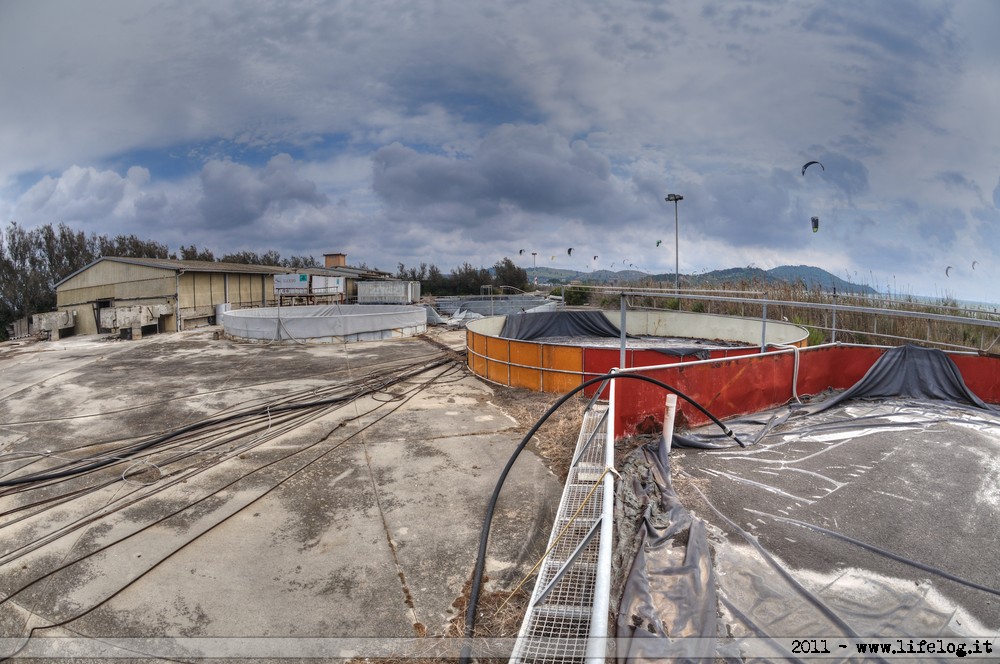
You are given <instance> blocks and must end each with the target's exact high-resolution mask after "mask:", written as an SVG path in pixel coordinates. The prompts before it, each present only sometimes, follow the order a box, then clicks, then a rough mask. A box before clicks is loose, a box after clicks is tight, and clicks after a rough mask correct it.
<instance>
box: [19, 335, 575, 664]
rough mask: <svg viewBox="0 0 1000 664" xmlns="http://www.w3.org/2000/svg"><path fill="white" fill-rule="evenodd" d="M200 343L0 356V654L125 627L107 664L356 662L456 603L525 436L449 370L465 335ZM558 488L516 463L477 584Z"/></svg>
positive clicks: (528, 455)
mask: <svg viewBox="0 0 1000 664" xmlns="http://www.w3.org/2000/svg"><path fill="white" fill-rule="evenodd" d="M215 330H216V328H206V329H202V330H197V331H191V332H182V333H178V334H166V335H156V336H152V337H147V338H145V339H142V340H137V341H118V340H110V339H106V338H102V337H98V336H92V337H75V338H74V337H70V338H66V339H63V340H61V341H58V342H38V343H18V342H8V343H5V344H0V533H2V539H0V541H2V545H0V593H2V598H3V599H2V600H0V636H2V637H3V638H2V639H0V648H2V652H0V658H2V657H3V656H8V655H11V654H18V656H26V655H28V654H32V653H36V654H43V655H44V654H47V653H51V652H52V649H53V648H55V649H56V650H57V651H58V652H63V653H65V652H70V653H75V656H77V657H84V656H88V655H89V656H93V655H94V652H95V651H94V648H93V645H94V644H95V643H98V644H99V643H111V642H112V641H113V640H115V639H119V640H120V639H123V638H124V639H132V641H129V642H128V643H129V644H130V645H128V646H127V647H125V648H124V649H123V650H117V651H114V653H113V655H111V656H115V657H123V656H135V657H137V658H139V657H143V656H146V655H153V656H163V657H169V658H172V659H180V660H181V661H186V660H187V658H188V655H190V654H191V653H194V652H196V650H197V649H196V648H194V646H193V645H191V644H195V645H197V643H204V644H208V645H209V649H210V650H211V648H214V649H215V650H213V651H212V652H214V653H215V654H218V653H219V652H220V649H225V648H226V647H229V645H231V644H237V643H238V644H239V647H237V648H236V649H235V650H234V651H233V653H232V656H234V657H239V656H246V655H247V650H246V645H245V644H246V640H247V639H258V641H257V643H259V644H260V652H261V653H264V652H267V653H270V654H274V655H282V656H289V655H291V654H296V653H298V654H304V653H306V646H307V645H309V644H310V643H311V642H310V641H308V639H309V638H313V639H317V638H318V639H321V640H322V639H329V638H334V639H336V638H344V639H348V638H351V639H354V638H356V639H361V641H359V642H358V643H360V644H361V645H360V646H358V649H356V650H355V651H353V652H356V653H357V654H359V655H364V654H365V651H364V648H365V643H366V641H365V639H368V638H372V639H390V640H391V639H412V638H414V637H420V636H424V635H442V634H446V633H447V632H448V628H449V624H450V621H451V620H452V619H454V618H455V617H456V615H457V614H458V613H461V611H460V610H459V609H456V607H455V606H454V605H453V603H454V602H455V600H456V599H457V598H459V596H460V595H461V594H462V591H463V584H464V583H465V582H466V581H467V579H468V578H469V575H470V572H471V569H472V566H473V563H474V560H475V554H476V549H477V546H478V538H479V531H480V526H481V521H482V516H483V513H484V510H485V507H486V502H487V499H488V497H489V495H490V493H491V492H492V490H493V486H494V483H495V482H496V479H497V477H498V475H499V472H500V470H501V468H502V467H503V465H504V464H505V463H506V461H507V459H508V457H509V454H510V452H511V451H512V450H513V448H514V447H515V446H516V445H517V443H518V442H519V441H520V439H521V437H522V435H523V434H524V432H525V431H526V430H527V428H528V427H529V426H530V425H531V424H532V423H533V422H531V421H517V420H515V419H514V418H513V417H511V416H510V415H508V414H507V412H505V410H504V409H503V408H502V407H501V406H500V404H499V402H498V400H497V398H496V395H495V394H494V391H493V389H492V388H491V387H490V386H489V385H488V384H486V383H484V382H483V381H481V380H480V379H478V378H477V377H475V376H472V375H471V374H469V372H468V371H467V370H466V368H465V366H464V364H463V362H462V359H461V357H460V355H459V353H456V352H455V351H459V352H461V351H464V332H462V331H457V332H456V331H439V330H437V329H435V330H432V331H431V332H430V333H428V334H427V335H423V336H421V337H417V338H410V339H398V340H392V341H381V342H366V343H356V344H347V345H342V344H339V345H288V344H285V345H266V344H237V343H233V342H231V341H228V340H225V339H216V338H214V331H215ZM448 348H450V349H451V350H448ZM283 407H284V408H285V409H284V410H283ZM227 416H231V419H228V420H225V418H226V417H227ZM210 418H214V421H213V422H211V423H209V424H204V422H205V420H207V419H210ZM200 424H203V425H200ZM185 427H187V428H188V429H189V430H187V431H186V432H184V433H183V434H181V435H179V436H177V437H174V438H167V437H166V436H164V435H163V434H164V433H165V432H176V431H177V430H179V429H183V428H185ZM154 436H160V437H161V438H163V440H160V441H157V442H155V444H152V445H151V446H150V447H148V448H147V449H144V450H141V451H132V452H129V451H127V448H128V446H130V445H133V444H135V443H137V442H147V441H150V440H151V438H152V437H154ZM80 459H86V460H87V463H91V462H93V461H94V460H97V461H98V462H102V463H103V462H105V461H107V462H108V463H107V465H103V466H101V467H98V468H93V469H90V470H86V469H81V468H80V467H79V464H80V462H79V460H80ZM73 464H76V465H73ZM54 469H60V470H63V471H65V473H64V474H65V476H64V477H58V478H52V479H45V478H44V477H43V478H39V479H35V480H33V481H31V482H28V483H25V484H16V482H17V481H18V478H23V477H25V476H27V475H28V474H31V473H46V472H49V471H52V470H54ZM3 483H6V484H7V486H4V484H3ZM560 490H561V481H560V480H559V479H558V478H557V477H556V476H555V475H553V473H552V472H551V471H550V470H549V469H548V468H547V467H546V465H545V464H544V463H543V462H542V460H541V459H540V458H539V457H538V456H536V455H535V454H533V453H532V452H530V451H526V452H525V453H524V454H523V455H522V458H521V459H520V460H519V461H518V462H517V464H516V466H515V469H514V472H512V473H511V475H510V477H509V479H508V482H507V486H506V488H505V490H504V492H503V493H502V495H501V501H500V504H499V505H498V509H497V515H496V517H495V519H494V532H493V535H492V538H491V540H490V549H489V565H488V568H487V573H488V574H489V575H490V576H491V578H492V579H493V583H494V584H495V585H498V586H506V587H510V586H511V585H512V584H513V583H514V582H515V581H516V580H517V579H518V578H519V576H520V574H521V573H523V572H524V571H526V570H527V568H529V567H530V566H531V564H533V563H534V561H535V560H536V558H537V557H538V556H539V555H540V554H541V548H542V546H543V544H544V541H545V539H546V538H547V536H548V532H549V528H550V524H551V519H552V514H553V512H554V510H555V507H556V505H557V503H558V497H559V493H560ZM529 587H530V586H529ZM29 635H30V637H31V640H30V641H29V640H28V637H29ZM51 637H65V638H64V639H63V640H59V639H54V638H51ZM72 637H85V638H72ZM158 637H170V638H174V639H188V641H186V642H184V643H185V644H186V645H185V647H188V646H190V647H191V648H193V650H184V649H183V648H182V649H181V650H180V651H177V650H172V648H174V647H176V643H173V642H164V643H160V642H156V641H154V640H153V639H155V638H158ZM216 637H220V638H221V639H222V640H221V641H211V639H212V638H216ZM263 637H270V640H268V639H264V638H263ZM282 638H292V639H295V638H299V639H300V640H299V641H294V640H293V641H280V640H279V639H282ZM199 639H201V640H202V641H198V640H199ZM227 639H229V640H228V641H227ZM240 639H242V640H240ZM115 643H120V641H115ZM331 643H333V644H334V645H336V643H339V642H336V641H333V642H331V641H321V642H320V646H316V647H330V644H331ZM60 644H62V645H60ZM282 644H284V646H285V649H284V650H282ZM314 645H315V644H314ZM234 647H235V646H234ZM58 648H63V650H61V651H59V650H58ZM72 648H79V650H75V651H74V650H72ZM157 648H160V650H157ZM67 649H68V650H67ZM338 653H339V654H341V655H342V654H344V651H338ZM323 654H326V655H330V654H332V653H331V652H330V651H323ZM348 654H350V653H348ZM119 661H121V660H119Z"/></svg>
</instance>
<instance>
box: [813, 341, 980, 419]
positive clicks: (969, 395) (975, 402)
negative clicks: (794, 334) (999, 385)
mask: <svg viewBox="0 0 1000 664" xmlns="http://www.w3.org/2000/svg"><path fill="white" fill-rule="evenodd" d="M886 397H910V398H913V399H928V400H931V401H948V402H951V403H957V404H962V405H965V406H972V407H973V408H982V409H984V410H993V407H992V406H990V405H988V404H987V403H985V402H984V401H983V400H982V399H980V398H979V397H978V396H976V395H975V394H974V393H973V392H972V391H971V390H970V389H969V388H968V387H967V386H966V384H965V381H964V380H963V379H962V374H961V373H960V372H959V370H958V367H957V366H955V363H954V362H952V361H951V358H950V357H948V355H947V354H946V353H945V352H944V351H940V350H937V349H935V348H922V347H920V346H911V345H906V346H898V347H896V348H892V349H891V350H888V351H886V353H885V354H884V355H883V356H882V357H880V358H879V359H878V361H877V362H875V364H873V365H872V367H871V369H869V370H868V373H866V374H865V375H864V376H863V377H862V378H861V380H859V381H858V382H857V383H855V384H854V385H853V386H851V387H850V388H849V389H848V390H845V391H844V392H841V393H840V394H838V395H837V396H836V397H834V398H832V399H828V400H826V401H824V402H822V403H818V404H815V405H810V406H807V407H805V408H804V410H805V411H806V412H807V413H810V414H812V413H819V412H822V411H824V410H826V409H828V408H832V407H834V406H836V405H837V404H839V403H841V402H844V401H847V400H848V399H879V398H886Z"/></svg>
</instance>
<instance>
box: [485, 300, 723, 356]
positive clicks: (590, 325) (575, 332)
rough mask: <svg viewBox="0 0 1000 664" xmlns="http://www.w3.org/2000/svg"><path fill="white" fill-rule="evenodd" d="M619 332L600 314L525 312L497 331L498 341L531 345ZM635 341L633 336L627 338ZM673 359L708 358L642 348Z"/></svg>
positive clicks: (695, 350)
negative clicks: (553, 340)
mask: <svg viewBox="0 0 1000 664" xmlns="http://www.w3.org/2000/svg"><path fill="white" fill-rule="evenodd" d="M621 334H622V333H621V330H620V329H619V328H618V327H617V326H615V325H614V324H613V323H612V322H611V321H609V320H608V317H607V316H605V315H604V314H603V313H601V312H600V311H528V312H525V313H519V314H510V315H508V316H507V318H506V320H505V321H504V324H503V329H502V330H501V331H500V338H501V339H515V340H517V341H532V340H534V339H548V338H552V337H610V338H619V337H621ZM626 336H628V337H629V338H635V337H633V336H632V335H626ZM643 350H652V351H656V352H657V353H661V354H663V355H669V356H672V357H697V358H698V359H700V360H707V359H708V358H709V351H708V350H707V349H705V348H701V347H685V346H665V347H662V348H643Z"/></svg>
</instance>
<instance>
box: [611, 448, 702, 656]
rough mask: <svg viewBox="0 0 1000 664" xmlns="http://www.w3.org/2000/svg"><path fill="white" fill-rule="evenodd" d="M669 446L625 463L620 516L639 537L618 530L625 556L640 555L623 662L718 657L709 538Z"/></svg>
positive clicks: (621, 625)
mask: <svg viewBox="0 0 1000 664" xmlns="http://www.w3.org/2000/svg"><path fill="white" fill-rule="evenodd" d="M669 449H670V446H669V444H668V443H667V441H665V440H663V438H662V437H661V439H660V441H659V444H658V445H657V446H651V445H644V446H643V447H641V448H640V449H638V450H637V451H636V452H635V453H634V454H633V456H632V457H631V458H630V459H629V461H627V462H626V463H627V465H628V466H630V470H631V472H628V473H627V474H626V476H627V477H629V479H630V480H631V481H630V482H625V483H619V498H618V501H619V504H625V505H627V507H626V508H625V511H626V512H628V513H629V514H628V516H626V517H624V518H623V516H622V515H616V521H626V522H631V523H628V524H627V525H635V526H636V527H635V530H634V534H629V535H624V534H623V533H621V532H619V539H620V542H619V547H620V551H619V554H618V555H619V557H621V556H623V555H626V552H628V551H633V550H634V551H635V556H634V558H633V559H632V561H631V566H630V567H629V568H628V575H627V576H626V577H625V580H624V583H623V585H622V588H621V601H620V603H619V606H618V611H617V621H616V626H615V635H616V637H617V644H618V645H617V652H616V658H617V660H618V661H620V662H642V661H650V662H652V661H671V662H678V661H680V662H684V661H701V659H702V658H709V659H712V658H714V655H715V643H716V631H717V629H718V627H717V620H716V614H717V608H716V604H717V600H716V593H715V587H716V580H715V572H714V570H713V568H712V559H711V556H710V554H709V543H708V535H707V532H706V528H705V523H704V522H703V521H702V520H701V519H698V518H695V517H693V516H692V515H691V514H690V512H688V511H687V510H686V509H685V508H684V506H683V505H682V504H681V502H680V500H679V499H678V497H677V494H676V493H675V492H674V490H673V487H672V486H671V484H670V462H669V460H668V452H669ZM638 514H641V517H639V519H638V523H637V524H636V523H635V517H636V516H638ZM622 539H624V540H625V541H621V540H622ZM627 565H628V563H625V565H624V566H627ZM692 637H695V638H692Z"/></svg>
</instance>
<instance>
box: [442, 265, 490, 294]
mask: <svg viewBox="0 0 1000 664" xmlns="http://www.w3.org/2000/svg"><path fill="white" fill-rule="evenodd" d="M450 281H451V285H452V288H451V290H452V293H453V294H454V295H479V292H480V289H481V288H482V287H483V286H484V285H490V284H492V283H493V276H492V275H491V274H490V271H489V270H487V269H486V268H483V267H480V268H476V267H472V265H471V264H469V263H463V264H462V265H461V266H460V267H457V268H455V269H454V270H452V272H451V278H450Z"/></svg>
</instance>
